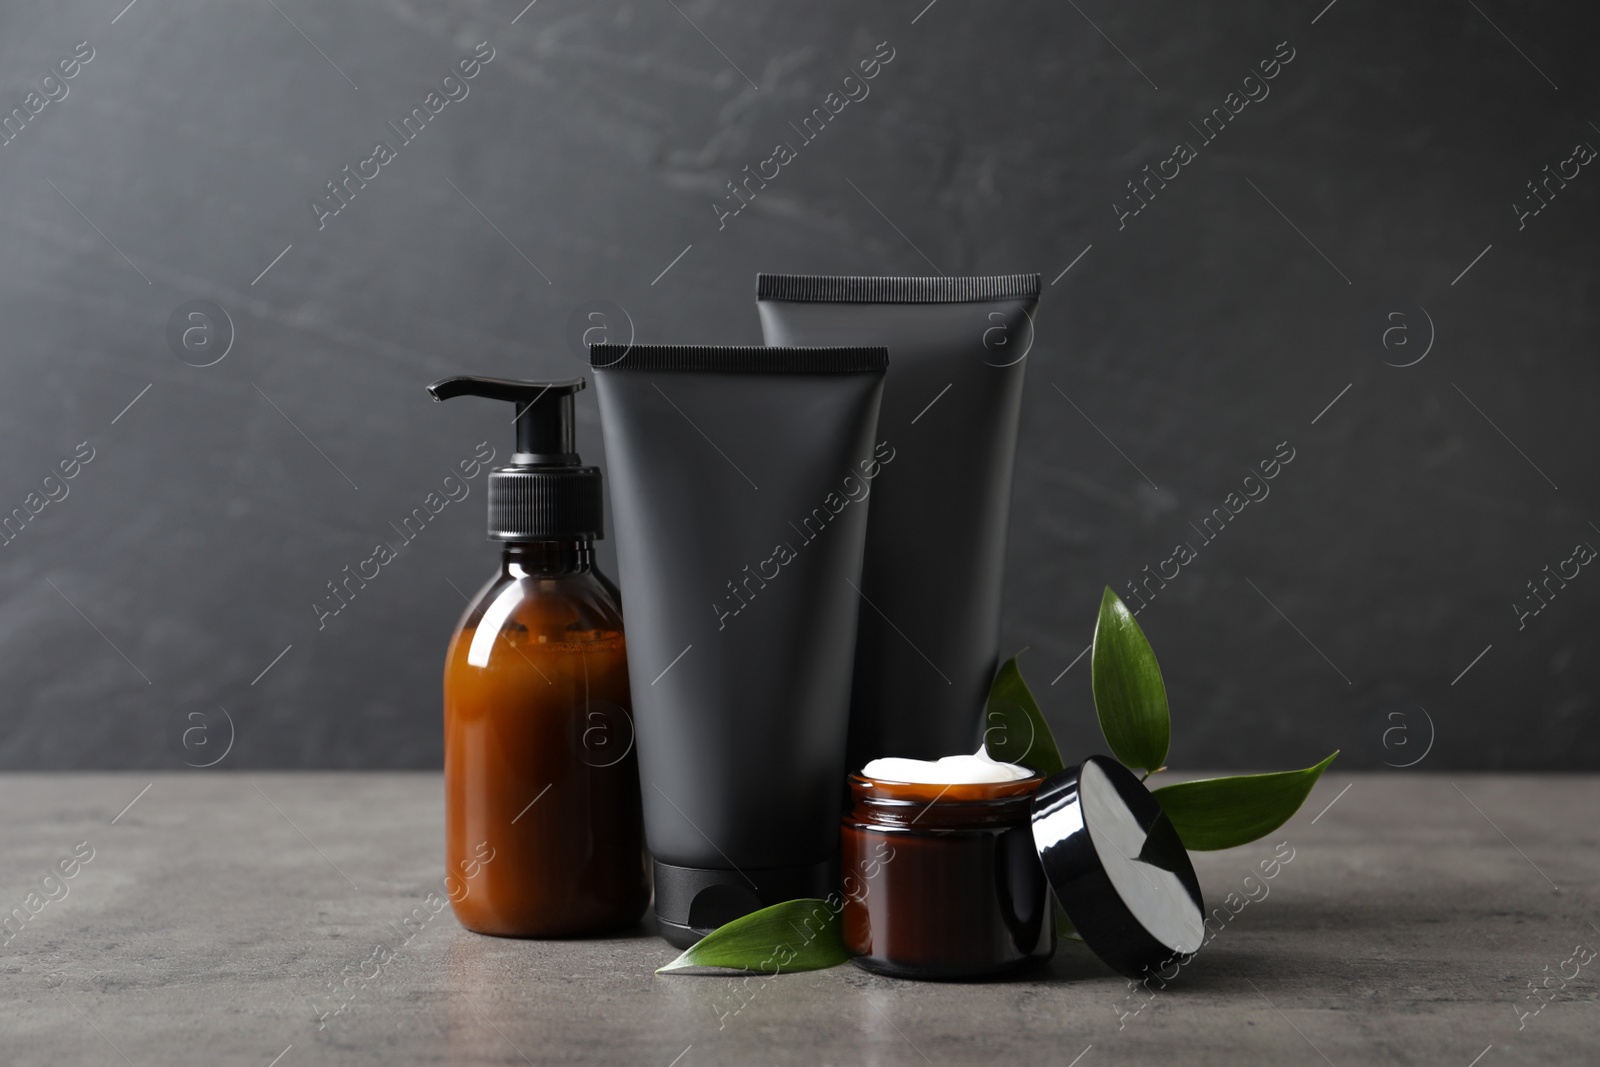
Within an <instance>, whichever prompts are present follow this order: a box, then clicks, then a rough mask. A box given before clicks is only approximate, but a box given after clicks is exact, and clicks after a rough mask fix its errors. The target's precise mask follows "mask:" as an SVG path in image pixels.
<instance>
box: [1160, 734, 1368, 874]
mask: <svg viewBox="0 0 1600 1067" xmlns="http://www.w3.org/2000/svg"><path fill="white" fill-rule="evenodd" d="M1338 754H1339V750H1338V749H1334V751H1333V755H1332V756H1329V757H1328V758H1327V759H1325V760H1323V761H1322V762H1321V763H1319V764H1317V765H1316V766H1315V767H1307V768H1305V769H1304V770H1299V771H1279V772H1277V773H1275V774H1241V775H1237V776H1235V777H1231V778H1202V779H1201V780H1200V781H1198V782H1180V783H1178V784H1177V785H1168V786H1162V787H1161V788H1160V789H1157V790H1155V796H1156V799H1157V800H1159V801H1160V802H1161V809H1162V810H1163V811H1165V812H1166V813H1167V818H1169V819H1171V820H1172V825H1173V826H1174V827H1175V828H1176V829H1177V831H1178V836H1179V837H1180V838H1181V839H1182V840H1183V845H1184V847H1185V848H1187V849H1190V850H1192V851H1195V852H1207V851H1214V850H1216V849H1222V848H1236V847H1237V846H1239V845H1246V844H1249V843H1250V842H1251V841H1254V840H1256V839H1257V838H1261V837H1265V836H1266V835H1267V834H1270V833H1271V832H1272V831H1274V830H1276V829H1277V828H1278V827H1280V826H1282V825H1283V824H1284V823H1286V822H1288V821H1289V817H1290V816H1291V815H1293V814H1294V813H1295V812H1296V811H1299V810H1300V805H1301V804H1304V803H1305V799H1306V797H1308V796H1310V795H1311V787H1312V786H1314V785H1316V784H1317V779H1318V778H1320V777H1322V772H1323V770H1324V769H1326V768H1327V766H1328V764H1330V763H1332V762H1333V757H1334V756H1337V755H1338Z"/></svg>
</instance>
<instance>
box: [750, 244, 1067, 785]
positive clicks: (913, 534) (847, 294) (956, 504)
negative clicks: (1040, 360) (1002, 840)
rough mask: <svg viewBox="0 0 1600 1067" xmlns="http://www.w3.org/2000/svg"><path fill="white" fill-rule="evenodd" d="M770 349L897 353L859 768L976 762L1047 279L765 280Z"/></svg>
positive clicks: (871, 588)
mask: <svg viewBox="0 0 1600 1067" xmlns="http://www.w3.org/2000/svg"><path fill="white" fill-rule="evenodd" d="M756 296H757V307H758V309H759V311H760V314H761V330H762V334H763V336H764V337H765V339H766V342H767V344H769V345H841V344H853V345H854V344H859V345H886V346H887V347H888V349H889V355H890V357H891V359H892V360H893V361H894V366H893V370H892V371H891V372H890V373H889V376H888V380H887V382H886V383H885V385H884V393H883V410H882V413H881V414H880V416H879V420H878V439H879V440H880V441H886V442H888V443H889V445H891V446H892V447H893V448H894V450H895V453H896V455H897V457H898V458H897V459H896V460H895V461H894V463H893V464H892V465H890V466H888V467H887V468H886V469H885V470H884V472H883V475H882V477H881V478H880V479H879V480H878V482H877V483H876V484H875V485H874V487H873V497H874V499H873V503H872V521H871V523H870V524H869V526H868V529H867V556H866V562H865V564H864V566H863V569H862V576H861V583H862V584H861V592H862V596H863V600H864V603H863V604H862V607H861V622H860V629H859V634H858V637H857V643H856V664H855V681H854V685H853V693H852V699H851V709H850V745H849V757H848V762H849V765H850V767H851V769H852V770H854V769H858V768H860V767H862V766H863V765H865V764H866V762H867V761H868V760H871V759H875V758H876V757H879V756H908V757H913V758H920V759H935V758H937V757H940V756H948V755H952V754H954V753H958V752H971V751H972V750H973V749H974V748H975V747H976V746H977V744H978V743H979V741H980V739H981V736H982V729H983V708H984V702H985V700H986V698H987V695H988V691H989V684H990V682H991V681H992V680H993V678H994V673H995V670H996V668H997V667H998V666H999V650H1000V599H1001V583H1002V582H1003V580H1004V577H1005V554H1006V533H1007V527H1008V525H1009V520H1010V513H1011V482H1012V473H1013V469H1014V467H1015V463H1016V449H1017V424H1018V420H1019V416H1020V408H1021V403H1022V377H1023V372H1024V370H1025V369H1026V366H1027V364H1026V357H1027V355H1028V351H1029V349H1030V348H1032V346H1033V310H1034V308H1035V307H1036V306H1037V304H1038V299H1039V276H1038V275H1037V274H1009V275H1001V276H994V277H954V278H858V277H840V276H818V275H793V274H762V275H759V276H758V279H757V283H756Z"/></svg>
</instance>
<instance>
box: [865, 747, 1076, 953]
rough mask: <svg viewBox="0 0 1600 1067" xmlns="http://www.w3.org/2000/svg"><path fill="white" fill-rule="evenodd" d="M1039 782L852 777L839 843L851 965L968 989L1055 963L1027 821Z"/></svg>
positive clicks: (1045, 891)
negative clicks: (986, 979) (970, 982)
mask: <svg viewBox="0 0 1600 1067" xmlns="http://www.w3.org/2000/svg"><path fill="white" fill-rule="evenodd" d="M1041 781H1043V779H1042V778H1041V777H1040V776H1037V775H1035V776H1034V777H1032V778H1025V779H1022V780H1021V781H1015V782H991V783H983V784H977V785H922V784H912V783H906V782H888V781H881V780H878V779H873V778H863V777H861V776H860V775H851V776H850V807H849V810H848V811H847V812H846V813H845V816H844V820H843V829H842V834H841V839H840V857H839V864H840V873H841V877H842V895H843V897H844V902H845V903H844V942H845V946H846V947H847V948H848V949H849V950H850V952H851V954H852V955H853V956H854V958H855V962H856V964H857V965H859V966H861V967H863V968H865V969H866V970H869V971H875V972H877V973H879V974H889V975H895V976H898V977H902V978H967V977H976V976H980V975H986V974H996V973H999V972H1002V971H1007V970H1011V969H1012V968H1015V967H1018V966H1021V965H1023V964H1026V963H1029V962H1031V961H1034V960H1045V959H1049V958H1050V956H1051V954H1052V953H1054V952H1055V926H1054V923H1053V920H1052V915H1051V907H1050V891H1049V887H1048V885H1047V884H1046V882H1045V877H1044V869H1043V868H1042V867H1041V866H1040V865H1039V855H1038V852H1037V851H1036V850H1035V848H1034V843H1033V831H1032V829H1031V827H1030V824H1029V818H1028V812H1029V806H1030V803H1031V801H1032V798H1033V793H1034V790H1036V789H1038V787H1039V783H1040V782H1041Z"/></svg>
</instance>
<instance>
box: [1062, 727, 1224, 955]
mask: <svg viewBox="0 0 1600 1067" xmlns="http://www.w3.org/2000/svg"><path fill="white" fill-rule="evenodd" d="M1033 841H1034V845H1035V846H1036V847H1037V848H1038V850H1039V859H1040V862H1042V863H1043V864H1044V872H1045V877H1046V878H1048V879H1049V880H1050V887H1051V888H1052V889H1054V890H1055V892H1056V899H1058V900H1060V901H1061V906H1062V907H1063V908H1064V909H1065V910H1066V913H1067V917H1068V918H1069V919H1071V920H1072V925H1073V926H1075V927H1077V928H1078V934H1079V936H1081V937H1082V938H1083V940H1084V943H1085V944H1087V945H1088V946H1089V948H1091V949H1092V950H1093V951H1094V953H1095V955H1097V956H1099V957H1100V958H1101V959H1102V960H1104V961H1105V962H1106V963H1107V964H1109V965H1110V966H1111V967H1112V968H1113V969H1115V970H1117V971H1119V972H1121V973H1122V974H1124V975H1127V976H1128V977H1129V978H1143V977H1144V976H1145V975H1146V973H1147V972H1150V971H1153V970H1159V969H1161V968H1163V967H1165V966H1166V965H1167V964H1169V963H1171V962H1172V961H1174V960H1179V961H1183V960H1186V959H1187V958H1188V957H1189V956H1191V955H1193V954H1194V953H1195V951H1196V950H1198V949H1199V948H1200V945H1201V943H1202V942H1203V941H1204V940H1205V905H1204V904H1203V903H1202V901H1201V898H1200V881H1199V879H1198V878H1196V877H1195V873H1194V865H1193V864H1191V863H1190V862H1189V853H1188V851H1187V850H1186V849H1185V848H1184V847H1183V842H1182V841H1181V840H1179V838H1178V831H1177V830H1176V829H1174V828H1173V825H1172V821H1171V820H1170V819H1168V818H1167V815H1166V813H1165V812H1164V811H1162V810H1161V803H1160V802H1159V801H1158V800H1156V798H1155V797H1154V796H1153V795H1151V793H1150V791H1149V790H1148V789H1146V788H1145V787H1144V784H1143V783H1142V782H1140V781H1139V779H1138V778H1136V777H1134V774H1133V772H1132V771H1130V770H1128V768H1126V767H1124V766H1123V765H1122V764H1120V763H1118V762H1117V761H1116V760H1114V759H1112V758H1111V757H1110V756H1090V757H1089V758H1088V759H1086V760H1084V761H1083V762H1082V763H1080V764H1078V765H1077V766H1076V767H1068V768H1067V769H1066V770H1064V771H1062V772H1060V773H1059V774H1056V775H1053V776H1052V777H1050V778H1047V779H1046V780H1045V782H1044V784H1043V785H1041V786H1039V789H1038V791H1037V792H1035V793H1034V795H1033Z"/></svg>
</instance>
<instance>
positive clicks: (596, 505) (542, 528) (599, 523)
mask: <svg viewBox="0 0 1600 1067" xmlns="http://www.w3.org/2000/svg"><path fill="white" fill-rule="evenodd" d="M604 536H605V494H604V492H603V491H602V489H601V485H600V468H598V467H537V466H519V467H498V468H496V469H495V470H492V471H490V472H489V538H490V540H494V541H598V540H599V539H600V538H602V537H604Z"/></svg>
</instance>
